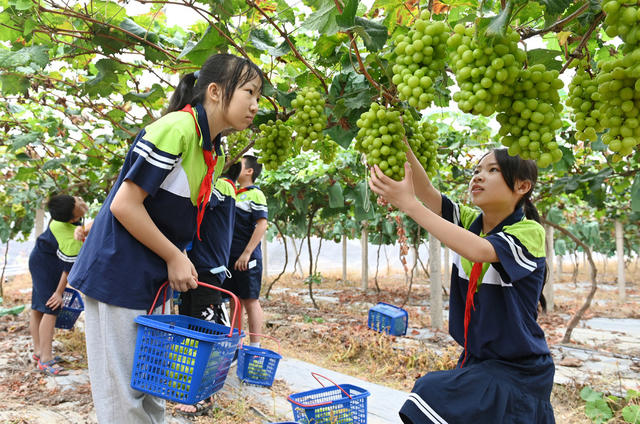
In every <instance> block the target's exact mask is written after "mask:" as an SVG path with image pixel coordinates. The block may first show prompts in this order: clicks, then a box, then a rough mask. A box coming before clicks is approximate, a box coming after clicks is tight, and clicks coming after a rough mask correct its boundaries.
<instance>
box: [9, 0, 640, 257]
mask: <svg viewBox="0 0 640 424" xmlns="http://www.w3.org/2000/svg"><path fill="white" fill-rule="evenodd" d="M445 3H446V4H447V5H448V6H450V9H449V10H446V9H442V10H437V8H438V7H442V4H441V3H436V4H434V10H433V11H432V12H433V13H431V16H430V22H431V23H435V24H437V25H436V26H437V27H442V25H444V27H445V28H446V31H447V32H448V31H449V28H453V27H455V25H456V24H462V25H463V26H466V27H469V28H468V29H469V30H470V31H469V33H470V34H472V35H473V36H474V37H478V38H479V39H484V40H489V41H490V42H489V43H488V44H487V45H486V47H487V48H488V47H491V48H493V46H495V45H497V44H499V43H497V42H496V40H499V39H500V38H503V37H504V35H505V34H510V33H512V32H513V31H514V29H516V28H517V29H518V33H519V36H520V38H522V39H523V40H524V43H527V42H528V37H529V36H530V35H531V34H533V33H536V32H544V31H547V32H546V33H545V34H543V35H544V40H545V43H546V46H544V47H543V48H539V49H527V55H526V61H527V64H526V66H528V67H533V66H535V65H538V64H543V65H544V66H545V68H546V69H556V70H561V69H564V68H566V65H567V60H568V58H573V56H576V55H578V56H579V55H581V54H583V53H586V54H587V57H588V58H591V59H596V60H597V59H600V58H606V59H608V58H609V57H610V56H612V55H614V56H615V57H616V58H620V59H622V60H624V56H625V55H626V56H629V57H631V58H632V59H633V58H635V56H632V55H630V54H629V52H630V50H629V47H625V46H617V45H616V43H612V42H611V38H610V37H608V36H607V35H606V34H604V32H603V30H602V28H603V27H602V24H601V23H600V21H598V19H600V18H602V16H601V15H599V14H600V13H601V10H600V2H599V1H595V0H589V2H588V3H583V2H572V1H570V0H561V1H549V0H538V1H535V2H526V1H523V0H510V1H507V2H505V7H502V2H499V1H480V0H471V1H463V0H451V1H447V2H445ZM583 4H584V5H585V7H584V8H582V5H583ZM304 5H305V7H291V6H289V4H288V3H287V2H286V1H284V0H275V1H272V2H261V3H253V2H250V3H247V2H244V1H242V0H220V1H216V2H213V3H206V4H204V3H203V4H199V3H198V4H196V3H185V4H184V5H183V6H177V5H175V4H173V5H170V4H169V3H163V2H160V3H154V4H153V5H151V6H150V8H148V9H147V10H146V11H141V12H134V11H133V9H132V8H131V7H129V6H127V5H126V4H124V3H121V2H120V3H119V2H115V1H110V0H94V1H92V2H88V3H87V4H86V5H80V4H76V5H72V6H64V5H60V4H58V3H56V2H53V1H51V0H43V1H41V2H35V3H34V2H33V1H30V0H2V1H1V2H0V8H2V13H1V14H0V40H1V41H2V43H1V44H0V152H1V153H2V154H1V155H0V166H1V169H2V170H3V171H2V173H0V180H1V181H2V182H1V183H0V198H1V199H2V202H1V203H0V209H2V213H3V215H2V216H3V219H2V220H0V239H2V240H3V241H4V240H7V239H12V238H21V237H24V236H26V235H28V234H29V233H30V231H31V230H32V227H33V216H34V213H35V209H36V208H38V207H40V206H41V204H42V201H43V200H44V199H46V197H47V196H48V195H49V194H50V193H51V192H53V191H65V192H69V193H71V194H79V195H82V196H83V197H84V198H85V199H87V200H88V201H95V202H97V203H99V202H102V201H103V200H104V198H105V197H106V195H107V193H108V190H109V188H110V187H111V184H112V183H113V181H114V180H115V179H116V177H117V174H118V171H119V169H120V167H121V166H122V161H123V159H124V156H125V154H126V151H127V149H128V147H129V145H130V143H131V141H132V140H133V138H134V137H135V135H136V134H137V132H138V131H139V130H140V129H141V128H143V127H144V126H145V125H146V124H148V123H150V122H152V121H153V120H155V119H157V118H158V117H160V116H161V114H162V111H163V109H164V108H165V107H166V105H167V100H168V96H169V95H170V94H171V92H172V91H173V89H174V87H173V86H172V85H173V84H175V83H176V82H177V81H178V79H179V77H180V76H181V75H183V74H185V73H188V72H193V71H194V70H196V69H198V68H199V66H201V65H202V63H203V62H204V61H205V60H206V58H207V57H208V56H209V55H211V54H212V53H214V52H230V53H234V54H240V55H246V56H248V57H249V58H250V59H252V60H253V61H255V62H256V63H257V64H258V65H259V66H260V67H261V68H262V69H263V70H264V72H265V75H266V77H267V80H266V81H265V85H264V90H263V92H264V95H265V96H267V97H268V99H263V100H261V102H260V111H259V113H258V116H257V117H256V119H255V121H254V125H253V130H257V129H258V127H259V125H260V124H263V123H264V124H266V123H267V122H268V121H269V120H273V121H274V122H276V121H277V120H278V119H279V120H281V121H282V122H283V123H284V124H285V125H287V126H289V127H291V125H290V124H291V117H292V116H293V114H294V113H295V112H297V110H296V109H297V108H296V107H294V105H293V104H292V103H293V102H292V101H293V99H295V97H296V94H297V93H299V92H301V91H302V89H304V88H305V87H308V88H310V89H314V90H317V91H318V92H321V93H322V101H323V102H324V105H323V106H324V112H323V113H324V114H325V115H326V117H327V122H326V128H324V127H325V125H324V121H323V129H322V131H321V133H319V134H317V135H318V137H317V138H316V140H317V144H318V146H315V145H313V143H312V145H311V146H310V149H309V151H307V152H304V153H302V154H299V155H298V156H296V157H292V158H289V159H288V160H287V161H286V162H284V163H283V164H282V165H281V166H280V167H279V168H278V169H276V170H273V171H269V172H265V175H264V177H263V179H262V181H261V182H260V184H261V185H262V186H263V188H264V189H265V193H267V194H268V195H267V198H268V201H269V209H270V213H271V214H272V216H271V217H270V218H273V219H274V220H277V221H278V222H279V223H281V224H282V226H283V231H285V232H287V234H288V235H295V236H303V235H305V234H306V233H307V230H309V228H311V233H312V234H314V235H317V236H322V235H323V234H324V236H325V237H327V238H333V239H335V238H339V235H340V231H342V232H345V233H347V234H348V235H349V236H350V237H354V236H357V235H358V234H359V230H360V228H361V225H362V221H367V225H369V226H371V227H370V228H371V229H373V228H377V229H379V230H380V234H382V235H381V236H380V242H382V243H392V242H393V241H394V240H395V237H396V235H395V234H396V232H397V229H396V228H394V225H393V224H391V223H390V222H389V221H387V220H381V219H380V216H384V215H385V214H386V211H385V210H384V209H381V208H379V207H378V206H377V205H376V204H375V199H374V196H372V195H371V192H370V191H369V189H368V186H367V182H366V175H367V173H366V171H365V168H364V165H363V164H362V163H361V158H360V156H359V155H357V154H356V153H355V151H354V139H355V136H356V134H357V132H358V128H357V125H356V123H357V121H358V119H359V118H360V116H361V115H362V113H363V112H365V111H367V110H368V109H369V107H370V105H371V104H372V103H379V104H382V105H384V106H385V107H390V106H392V107H396V108H398V109H399V110H402V111H403V112H404V111H410V112H411V113H412V114H413V115H414V116H415V117H416V118H417V121H419V118H420V117H421V115H423V116H422V118H424V119H427V120H428V121H429V122H430V124H433V125H436V126H437V127H438V129H439V133H438V134H439V138H438V139H437V143H438V144H437V145H438V147H437V153H436V156H435V157H436V162H435V165H434V167H433V168H434V169H437V172H438V173H437V174H436V175H434V176H433V181H434V183H435V184H437V185H438V187H439V188H440V189H441V190H442V191H443V192H445V193H447V194H450V195H451V197H453V198H457V199H459V200H461V201H465V200H466V198H467V197H466V184H467V183H468V179H469V177H470V173H471V169H472V166H473V164H474V163H475V161H476V160H477V159H478V158H479V156H480V155H481V153H482V152H484V151H486V150H487V149H490V148H492V147H495V146H497V145H498V143H497V142H496V140H497V138H496V135H495V132H496V131H495V129H493V128H494V127H495V125H494V124H493V117H489V118H485V117H473V116H470V115H467V114H462V113H457V112H448V111H446V109H436V108H434V109H429V110H427V111H424V110H421V111H419V110H415V109H414V108H412V107H411V106H409V105H408V104H407V103H405V102H402V101H400V100H399V99H398V92H397V87H396V86H395V85H394V84H393V82H392V78H393V72H392V69H393V66H394V60H395V59H394V57H393V54H392V47H393V46H392V44H393V42H392V41H390V40H391V39H393V38H391V37H394V38H395V37H398V35H403V36H413V34H412V32H411V31H410V28H411V26H412V25H414V24H415V21H416V20H417V19H416V18H417V17H418V16H420V15H421V13H423V12H425V10H424V7H423V10H420V4H419V3H415V2H414V3H402V2H397V1H394V0H375V1H374V2H373V4H372V5H371V7H367V6H366V5H364V4H362V3H361V2H359V1H358V0H341V1H340V2H339V7H336V3H335V2H334V1H332V0H309V1H305V2H304ZM581 8H582V9H581ZM183 12H197V13H198V14H199V15H200V16H201V17H202V19H200V20H197V21H194V22H189V23H187V24H180V25H174V26H171V25H170V24H169V23H168V22H169V19H168V18H171V17H173V16H174V14H175V15H176V16H177V15H179V14H181V13H183ZM445 12H446V13H445ZM576 12H580V13H577V15H576V16H574V17H573V18H572V19H569V20H568V21H566V22H564V25H563V26H562V28H561V30H562V31H561V32H560V33H554V32H553V31H551V30H550V29H549V28H552V26H553V24H554V23H555V22H557V21H558V20H560V19H565V18H568V17H570V16H573V14H574V13H576ZM167 15H169V16H167ZM425 16H426V15H425ZM594 22H595V24H596V26H595V31H593V32H592V33H588V30H589V28H590V27H591V26H592V24H594ZM474 25H475V26H474ZM623 29H624V28H623ZM465 31H466V29H465ZM446 35H449V34H446ZM628 35H629V34H625V38H627V40H629V37H628ZM582 37H587V38H588V40H586V41H587V42H586V45H585V48H586V50H583V51H581V52H575V49H576V48H577V46H578V44H579V43H580V40H581V39H582ZM411 41H412V42H413V41H415V40H411ZM422 41H423V40H422V39H421V42H422ZM424 41H427V42H429V38H426V37H425V39H424ZM418 44H419V43H418ZM520 44H522V43H520ZM627 44H628V43H627ZM483 46H484V45H483ZM521 47H522V46H521ZM623 50H624V54H623ZM451 53H452V52H451V51H448V52H447V54H446V58H445V59H446V60H448V61H450V57H451ZM571 53H575V54H573V55H572V54H571ZM571 60H573V59H571ZM627 61H629V59H627ZM480 62H481V60H480ZM632 62H633V64H635V63H636V62H637V61H636V60H632ZM590 63H591V65H590V66H591V68H589V69H586V70H585V72H593V73H594V74H596V73H597V72H599V70H598V67H596V66H595V64H594V60H591V62H590ZM599 65H600V64H599ZM447 66H448V67H447V69H453V67H455V66H453V65H452V64H451V63H447ZM485 67H486V66H485ZM465 72H466V71H465ZM451 77H452V74H451V73H447V72H444V71H443V72H441V74H438V76H437V77H436V78H434V79H433V81H432V83H433V88H434V90H435V92H434V96H435V97H434V99H433V101H434V103H435V104H437V105H438V106H443V107H445V108H446V107H447V106H455V103H456V102H455V101H452V97H451V93H450V91H449V88H448V87H449V86H451V84H452V82H453V81H452V78H451ZM480 81H482V79H480ZM472 88H473V87H472ZM474 92H475V90H474ZM560 93H561V95H564V94H563V92H562V90H561V91H560ZM525 94H526V93H525ZM561 117H562V120H563V124H564V126H563V128H561V129H560V133H559V135H558V137H556V138H557V139H556V140H555V142H556V143H557V144H558V147H559V150H560V151H561V152H562V159H561V160H560V161H559V162H557V163H555V164H553V166H550V167H548V168H545V169H542V170H541V171H540V181H539V184H538V189H537V190H536V199H537V202H538V205H539V208H540V210H541V212H542V213H543V214H546V213H547V212H548V214H547V216H548V217H553V220H554V222H559V223H562V225H567V226H570V225H574V224H575V227H571V228H572V230H575V231H576V232H578V233H579V234H580V237H586V239H588V240H590V241H593V240H595V238H594V237H595V235H594V234H596V233H594V231H597V234H598V235H599V236H600V237H601V238H602V242H601V243H596V244H597V246H598V247H599V248H600V249H602V251H603V252H611V249H612V248H613V247H612V246H613V245H614V244H613V242H612V239H613V238H612V236H610V234H612V230H611V228H612V224H611V223H610V222H607V220H606V219H605V218H606V217H607V216H609V217H616V218H620V219H622V220H623V222H624V224H625V229H626V230H625V248H636V249H637V246H638V245H639V244H640V241H639V237H638V234H639V232H638V230H637V226H636V227H634V225H635V224H634V223H635V222H637V221H638V217H639V215H638V214H639V213H640V172H639V165H638V164H639V163H640V151H638V149H637V146H636V148H635V150H633V151H632V153H631V154H629V155H628V156H625V158H624V160H618V161H617V162H616V161H614V160H613V159H614V157H613V156H610V153H609V152H608V149H609V146H608V145H607V144H606V141H607V140H606V139H605V138H604V137H603V136H602V134H599V136H598V137H597V139H596V140H595V141H593V142H592V143H584V142H581V141H578V140H576V138H580V136H577V137H576V128H575V125H574V123H572V122H570V121H569V120H568V117H567V115H566V114H565V115H562V116H561ZM290 129H292V130H294V131H295V129H294V128H290ZM623 131H627V130H623ZM285 132H286V131H285ZM256 135H257V134H256ZM295 135H296V134H295V133H294V134H293V136H294V137H295ZM253 140H255V138H254V137H252V138H251V141H249V142H248V143H249V144H251V143H253ZM603 141H604V142H603ZM333 142H335V143H337V144H338V145H339V146H341V147H342V148H344V149H346V150H345V151H341V152H340V153H338V155H337V157H336V159H335V160H334V161H333V162H331V163H329V164H325V163H322V161H321V160H319V158H318V151H319V152H320V153H327V152H328V153H331V151H330V150H331V149H330V148H327V149H323V148H320V147H321V146H320V145H323V146H333V144H332V143H333ZM614 144H615V143H614ZM316 147H318V148H316ZM338 150H340V149H338ZM627 150H628V149H627ZM324 156H325V160H328V159H327V158H330V156H331V155H330V154H325V155H324ZM616 159H620V158H616ZM561 204H562V205H564V207H562V208H561V207H560V205H561ZM14 205H15V206H14ZM20 205H22V207H24V210H23V209H22V208H21V207H20ZM554 206H555V207H556V209H555V210H552V209H551V208H552V207H554ZM311 212H314V213H313V214H311ZM634 219H635V220H634ZM309 220H311V224H312V225H311V226H309V225H308V224H309ZM556 220H557V221H556ZM578 222H581V223H589V222H594V223H597V230H596V229H595V227H594V228H591V229H589V228H587V227H584V225H583V226H580V225H578V224H576V223H578ZM403 225H404V226H405V227H406V230H407V235H408V237H409V238H410V239H411V237H413V236H412V234H417V232H416V231H414V230H417V227H416V228H414V227H412V225H414V224H412V223H411V222H408V221H407V220H404V219H403ZM583 227H584V228H583ZM421 237H424V235H422V236H421ZM559 239H560V240H558V242H557V246H559V245H561V242H564V243H565V246H564V247H565V248H566V249H568V250H569V251H571V250H572V249H575V246H574V245H573V243H572V242H571V241H570V240H568V239H563V238H562V237H560V236H559ZM627 246H629V247H627Z"/></svg>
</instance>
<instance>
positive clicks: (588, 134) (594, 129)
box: [567, 61, 603, 141]
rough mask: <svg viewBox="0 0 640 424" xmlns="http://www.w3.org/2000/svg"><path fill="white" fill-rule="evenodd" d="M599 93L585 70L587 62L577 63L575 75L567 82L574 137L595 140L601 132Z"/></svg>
mask: <svg viewBox="0 0 640 424" xmlns="http://www.w3.org/2000/svg"><path fill="white" fill-rule="evenodd" d="M600 98H601V95H600V93H598V83H597V81H596V80H595V78H593V77H592V76H591V74H590V73H589V72H588V71H587V63H586V62H584V61H582V62H580V63H579V64H578V69H577V71H576V74H575V76H574V77H573V79H572V80H571V83H570V84H569V98H568V99H567V105H568V106H569V107H571V108H572V109H573V113H572V114H571V117H572V119H573V121H574V122H575V124H576V130H577V131H576V135H575V137H576V139H577V140H582V141H596V140H597V138H598V136H597V134H596V133H599V132H602V130H603V128H602V125H601V122H600V119H599V118H600V106H601V102H600Z"/></svg>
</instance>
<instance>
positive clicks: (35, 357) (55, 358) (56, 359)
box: [31, 353, 67, 364]
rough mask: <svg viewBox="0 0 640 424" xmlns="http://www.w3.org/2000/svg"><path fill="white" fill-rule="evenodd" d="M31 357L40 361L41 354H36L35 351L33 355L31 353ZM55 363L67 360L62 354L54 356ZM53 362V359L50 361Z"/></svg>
mask: <svg viewBox="0 0 640 424" xmlns="http://www.w3.org/2000/svg"><path fill="white" fill-rule="evenodd" d="M31 359H33V360H34V361H36V362H38V361H39V360H40V356H38V355H36V354H35V353H34V354H33V355H31ZM52 361H53V363H54V364H58V363H60V362H67V361H65V360H64V359H62V357H61V356H54V357H53V359H52ZM49 362H51V361H49Z"/></svg>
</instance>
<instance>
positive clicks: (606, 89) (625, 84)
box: [596, 50, 640, 162]
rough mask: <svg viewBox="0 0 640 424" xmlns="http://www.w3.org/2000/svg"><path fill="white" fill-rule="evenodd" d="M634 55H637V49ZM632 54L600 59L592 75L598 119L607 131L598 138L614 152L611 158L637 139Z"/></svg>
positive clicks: (638, 109)
mask: <svg viewBox="0 0 640 424" xmlns="http://www.w3.org/2000/svg"><path fill="white" fill-rule="evenodd" d="M636 51H638V54H637V55H638V56H640V51H639V50H636ZM635 56H636V54H635V53H634V54H631V55H627V56H625V57H624V58H622V59H616V60H611V61H608V62H604V63H603V64H601V66H600V69H601V70H600V72H599V74H598V76H597V77H596V82H597V83H598V93H599V94H600V99H601V102H602V103H601V106H600V109H599V111H600V123H601V124H602V126H603V127H604V128H608V131H607V132H606V133H605V134H604V136H603V137H602V141H603V142H604V143H605V144H607V145H608V146H609V149H610V150H611V151H613V152H614V155H613V158H612V159H613V160H614V161H616V162H617V161H619V160H620V159H622V156H627V155H630V154H632V153H633V151H634V149H635V148H636V146H637V145H638V144H639V143H640V78H639V77H638V75H637V73H636V71H635V66H636V64H637V63H638V62H635V63H634V60H635V59H636V58H635Z"/></svg>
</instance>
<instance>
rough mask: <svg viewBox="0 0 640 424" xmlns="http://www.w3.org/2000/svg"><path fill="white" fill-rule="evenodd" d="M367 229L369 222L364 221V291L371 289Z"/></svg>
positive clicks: (361, 239)
mask: <svg viewBox="0 0 640 424" xmlns="http://www.w3.org/2000/svg"><path fill="white" fill-rule="evenodd" d="M367 228H368V227H367V221H362V237H361V238H360V244H361V246H362V289H363V290H364V291H367V289H368V288H369V231H368V229H367Z"/></svg>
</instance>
